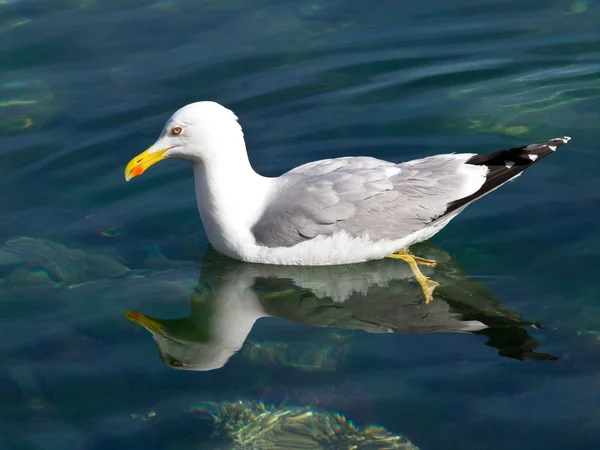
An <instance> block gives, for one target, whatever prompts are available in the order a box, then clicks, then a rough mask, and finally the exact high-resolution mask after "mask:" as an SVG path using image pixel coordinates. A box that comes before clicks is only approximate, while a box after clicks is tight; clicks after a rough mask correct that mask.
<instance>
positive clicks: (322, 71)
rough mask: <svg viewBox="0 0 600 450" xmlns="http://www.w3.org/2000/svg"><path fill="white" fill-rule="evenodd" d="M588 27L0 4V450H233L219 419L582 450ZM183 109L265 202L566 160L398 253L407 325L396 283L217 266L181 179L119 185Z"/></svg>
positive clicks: (591, 15) (594, 175)
mask: <svg viewBox="0 0 600 450" xmlns="http://www.w3.org/2000/svg"><path fill="white" fill-rule="evenodd" d="M599 23H600V3H598V2H597V1H595V0H577V1H572V0H554V1H547V0H545V1H541V0H540V1H537V0H533V1H527V2H517V1H512V0H491V1H487V2H485V5H484V4H483V3H481V2H480V1H474V0H473V1H471V0H450V1H432V2H397V1H387V0H379V1H372V2H364V1H344V0H313V1H273V0H269V1H267V0H264V1H259V0H250V1H241V0H219V1H216V0H215V1H212V0H211V1H198V2H185V1H183V0H163V1H160V0H159V1H150V0H143V1H135V2H134V1H130V0H127V1H124V0H118V1H117V0H104V1H99V0H53V1H49V0H47V1H45V0H8V1H6V0H5V1H1V0H0V66H1V67H2V70H1V72H0V245H2V247H0V278H1V281H0V323H1V327H2V337H1V338H0V361H1V364H0V398H1V399H2V401H1V402H0V417H1V420H0V448H2V449H4V448H6V449H11V450H12V449H63V448H68V449H116V448H127V449H138V448H139V449H142V448H143V449H144V450H149V449H166V448H169V449H175V448H177V449H181V448H185V449H187V448H190V449H191V448H209V449H210V448H250V447H248V446H246V447H244V446H243V445H238V446H237V447H235V444H232V443H231V439H230V438H231V436H229V435H227V433H225V434H224V435H220V436H212V434H213V430H214V429H215V427H214V422H215V421H214V419H213V417H212V416H211V414H212V415H215V414H216V413H215V411H218V410H219V408H220V406H219V405H227V404H228V403H227V402H237V401H239V400H242V401H244V402H247V405H255V404H256V403H252V402H264V403H266V404H274V405H277V407H278V408H279V407H280V408H283V409H285V408H302V407H309V408H312V409H313V410H314V411H320V412H323V413H325V414H333V413H340V414H343V415H344V416H345V417H346V418H348V419H349V420H352V421H353V422H354V423H355V424H356V427H359V428H360V429H361V430H362V431H360V432H361V433H362V432H363V431H364V430H365V429H366V430H370V429H368V428H365V427H368V426H370V425H376V426H381V427H385V429H386V430H387V431H388V432H389V433H391V434H392V435H395V436H406V437H407V438H408V439H409V440H410V441H411V442H412V443H413V444H414V445H415V446H417V447H419V448H421V449H436V450H438V449H455V448H469V449H491V450H495V449H506V448H511V449H529V448H545V449H564V448H569V449H590V448H594V447H595V446H597V443H598V442H600V426H599V425H598V424H599V423H600V412H599V409H598V406H597V405H598V404H599V401H600V396H599V394H598V392H599V389H598V388H599V383H600V341H599V340H598V338H599V334H598V333H599V330H600V309H599V305H600V303H599V300H598V296H599V294H600V287H599V286H600V284H599V283H598V268H599V265H598V260H599V257H600V238H599V236H600V234H599V231H600V225H599V221H598V217H599V213H600V206H599V205H600V203H599V197H598V195H599V194H598V192H600V178H599V175H598V167H600V157H599V155H598V152H597V148H598V134H597V128H598V123H600V112H599V111H600V100H599V96H600V75H599V73H600V27H598V24H599ZM198 100H215V101H219V102H221V103H223V104H225V105H226V106H228V107H229V108H231V109H233V110H234V111H235V112H236V114H237V115H238V116H239V117H240V123H241V124H242V126H243V128H244V132H245V136H246V140H247V145H248V148H249V153H250V158H251V161H252V163H253V166H254V167H255V169H256V170H257V171H258V172H260V173H262V174H264V175H270V176H274V175H278V174H281V173H282V172H284V171H286V170H289V169H291V168H292V167H294V166H296V165H298V164H301V163H304V162H308V161H311V160H314V159H318V158H328V157H336V156H346V155H372V156H375V157H380V158H384V159H388V160H392V161H403V160H407V159H411V158H418V157H424V156H428V155H432V154H437V153H448V152H455V151H460V152H488V151H495V150H498V149H501V148H505V147H508V146H515V145H524V144H527V143H530V142H536V141H542V140H546V139H549V138H552V137H555V136H562V135H569V136H571V137H572V138H573V139H572V141H571V142H570V143H569V144H568V145H567V146H565V147H563V148H562V149H561V150H560V151H559V152H557V153H556V154H555V155H552V157H549V158H546V159H544V160H543V161H541V162H540V164H539V165H536V166H535V167H534V168H532V169H531V170H530V171H527V173H526V174H524V176H522V177H521V178H519V179H518V180H517V181H515V182H514V183H509V185H507V186H504V187H503V188H502V189H500V190H498V191H496V192H494V193H493V194H491V195H489V196H487V197H486V198H485V199H483V200H481V201H480V202H477V203H476V204H474V205H472V206H471V207H469V208H468V209H467V210H466V211H465V212H464V213H462V214H461V215H460V216H459V217H458V218H457V219H455V220H454V221H453V222H452V223H451V225H449V226H448V227H447V228H446V229H444V231H443V232H442V233H440V234H439V235H437V236H435V238H434V239H433V240H432V242H430V243H426V244H423V245H422V246H420V247H418V248H416V249H415V251H416V252H420V253H421V255H422V256H428V255H429V256H430V257H435V258H436V259H437V260H438V261H439V262H440V264H439V265H438V267H437V268H435V269H432V270H429V272H428V274H429V275H430V276H431V277H433V278H434V279H436V280H437V281H439V282H440V283H441V286H440V288H439V291H438V292H437V295H436V298H435V301H434V302H433V303H431V304H430V305H424V304H423V301H422V298H421V297H420V295H419V289H418V285H416V283H415V282H414V280H412V279H411V277H410V273H409V272H408V269H407V268H406V267H404V266H402V265H401V264H400V263H399V262H397V261H381V262H374V263H369V264H365V265H360V266H353V267H347V268H337V269H332V268H328V269H323V268H321V269H306V268H304V269H302V270H300V269H291V268H283V269H282V268H279V269H277V268H273V267H264V266H258V267H257V266H253V265H245V264H241V263H237V262H233V261H230V260H227V259H224V258H223V257H220V256H219V255H217V254H215V252H214V251H213V250H211V249H210V248H209V247H208V246H207V240H206V236H205V234H204V232H203V230H202V224H201V222H200V220H199V218H198V214H197V211H196V209H195V199H194V190H193V181H192V171H191V169H190V167H189V166H187V165H186V164H185V163H183V162H181V161H169V162H164V163H162V164H160V165H157V166H156V167H153V168H152V170H150V171H148V172H147V173H146V174H145V175H144V176H143V177H140V178H139V179H136V180H134V181H133V182H131V183H128V184H126V183H125V182H124V179H123V168H124V166H125V164H126V163H127V162H128V161H129V159H130V158H131V157H132V156H134V155H136V154H138V153H139V152H140V151H142V150H143V149H145V148H147V147H148V146H149V145H150V144H151V143H152V142H153V141H154V139H155V138H156V137H157V136H158V133H159V132H160V130H161V129H162V126H163V124H164V122H165V121H166V119H167V118H168V117H169V116H170V114H171V113H172V112H173V111H174V110H175V109H177V108H179V107H181V106H182V105H184V104H186V103H190V102H193V101H198ZM144 320H151V321H152V322H144ZM136 322H137V323H136ZM142 322H143V323H142ZM140 323H142V325H144V324H145V325H146V326H147V327H149V328H150V329H152V324H154V325H156V324H162V325H161V326H163V328H162V331H161V332H162V334H164V336H162V335H161V334H160V333H159V334H158V335H156V336H155V339H153V336H152V334H151V333H149V332H148V331H147V330H146V329H144V328H143V327H142V326H140ZM149 324H150V325H149ZM178 369H202V370H178ZM259 404H260V403H259ZM248 407H249V408H251V406H248ZM294 411H297V410H294ZM332 417H333V416H332ZM344 423H345V422H344ZM343 427H345V428H344V430H346V431H348V430H350V429H351V427H350V425H348V424H346V425H343ZM307 430H308V431H306V430H304V431H303V432H305V433H306V434H307V435H308V434H311V433H312V434H313V435H314V434H315V433H316V431H315V430H314V429H307ZM356 433H359V432H358V431H357V432H356ZM338 435H341V434H340V433H338ZM296 438H297V439H300V438H299V437H297V436H296ZM292 441H293V440H292ZM302 442H306V441H302ZM232 445H233V447H232ZM274 445H275V444H274ZM277 445H280V444H277ZM275 448H278V447H275ZM336 448H338V447H336ZM339 448H345V447H343V446H341V447H339ZM365 448H366V447H365ZM372 448H381V447H372Z"/></svg>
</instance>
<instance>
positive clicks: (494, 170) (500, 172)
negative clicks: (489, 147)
mask: <svg viewBox="0 0 600 450" xmlns="http://www.w3.org/2000/svg"><path fill="white" fill-rule="evenodd" d="M570 140H571V137H570V136H561V137H556V138H552V139H550V140H548V141H545V142H537V143H535V144H529V145H525V146H523V147H515V148H507V149H504V150H499V151H497V152H494V153H488V154H484V155H474V156H473V157H471V158H470V159H469V160H467V161H466V164H471V165H475V166H486V167H487V168H488V174H487V175H486V181H485V183H484V184H483V186H482V187H481V188H480V189H479V190H478V191H477V192H475V193H474V194H472V195H469V196H468V197H465V198H462V199H459V200H456V201H454V202H452V203H450V204H449V205H448V207H447V209H446V211H445V212H444V214H443V215H442V216H444V215H446V214H448V213H450V212H452V211H455V210H457V209H458V208H461V207H463V206H466V205H467V204H469V203H470V202H472V201H474V200H476V199H478V198H479V197H482V196H484V195H485V194H487V193H488V192H490V191H493V190H494V189H496V188H498V187H499V186H501V185H503V184H504V183H506V182H507V181H510V180H511V179H513V178H515V177H516V176H518V175H520V174H521V172H523V171H524V170H525V169H527V168H529V167H531V166H532V165H533V164H534V163H535V162H536V161H538V160H540V159H542V158H544V157H546V156H548V155H550V154H552V153H554V152H555V151H556V150H557V149H558V148H559V147H562V146H563V145H565V144H566V143H567V142H569V141H570Z"/></svg>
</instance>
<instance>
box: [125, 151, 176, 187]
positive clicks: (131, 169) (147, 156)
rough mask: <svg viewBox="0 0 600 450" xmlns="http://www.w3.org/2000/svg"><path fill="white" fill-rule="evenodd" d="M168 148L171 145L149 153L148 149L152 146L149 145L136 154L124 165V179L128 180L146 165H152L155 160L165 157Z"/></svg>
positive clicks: (140, 172)
mask: <svg viewBox="0 0 600 450" xmlns="http://www.w3.org/2000/svg"><path fill="white" fill-rule="evenodd" d="M170 149H171V147H168V148H165V149H164V150H159V151H157V152H152V153H149V152H150V150H152V147H150V148H149V149H147V150H146V151H144V152H142V153H140V154H139V155H137V156H136V157H135V158H133V159H132V160H131V161H129V164H127V167H125V181H129V180H131V179H132V178H134V177H137V176H138V175H141V174H143V173H144V172H145V171H146V169H147V168H148V167H150V166H153V165H154V164H156V163H157V162H159V161H162V160H163V159H165V153H166V152H167V150H170Z"/></svg>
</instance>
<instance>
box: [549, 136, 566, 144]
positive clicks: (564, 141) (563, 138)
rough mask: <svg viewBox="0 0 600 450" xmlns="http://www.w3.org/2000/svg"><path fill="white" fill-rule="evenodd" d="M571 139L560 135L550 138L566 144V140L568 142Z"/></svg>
mask: <svg viewBox="0 0 600 450" xmlns="http://www.w3.org/2000/svg"><path fill="white" fill-rule="evenodd" d="M570 140H571V137H570V136H562V137H557V138H554V139H552V140H551V141H562V143H563V144H566V143H567V142H569V141H570Z"/></svg>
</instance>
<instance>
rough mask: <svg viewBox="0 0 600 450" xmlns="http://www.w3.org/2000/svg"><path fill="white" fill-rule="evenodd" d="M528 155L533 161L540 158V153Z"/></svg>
mask: <svg viewBox="0 0 600 450" xmlns="http://www.w3.org/2000/svg"><path fill="white" fill-rule="evenodd" d="M527 157H528V158H529V159H530V160H532V161H535V160H536V159H538V155H535V154H533V153H529V154H528V155H527Z"/></svg>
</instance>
